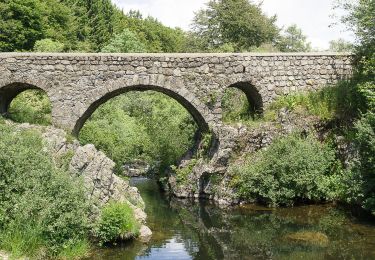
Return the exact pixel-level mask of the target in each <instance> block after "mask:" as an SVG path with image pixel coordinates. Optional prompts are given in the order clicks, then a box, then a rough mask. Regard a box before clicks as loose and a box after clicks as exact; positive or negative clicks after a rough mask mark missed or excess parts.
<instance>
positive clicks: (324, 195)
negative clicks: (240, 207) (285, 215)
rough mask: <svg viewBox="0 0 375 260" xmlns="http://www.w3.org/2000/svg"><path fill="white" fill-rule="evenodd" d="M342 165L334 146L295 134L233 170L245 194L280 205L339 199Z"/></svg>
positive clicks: (239, 189) (277, 142)
mask: <svg viewBox="0 0 375 260" xmlns="http://www.w3.org/2000/svg"><path fill="white" fill-rule="evenodd" d="M338 166H339V163H338V162H337V161H336V158H335V151H334V150H333V149H332V148H330V147H329V146H327V145H325V144H321V143H319V142H318V141H317V140H315V139H314V138H313V137H311V136H309V137H307V138H302V137H300V136H298V135H296V134H293V135H290V136H288V137H284V138H281V139H278V140H276V141H275V142H274V143H272V144H271V145H270V146H269V147H268V148H267V149H265V150H261V151H258V152H256V153H255V154H253V156H251V157H250V158H248V159H247V161H246V162H245V164H244V165H242V166H239V167H234V168H232V171H233V172H234V173H235V176H237V181H235V185H236V186H237V188H238V192H239V195H240V196H241V197H243V198H244V199H246V200H253V201H258V202H261V203H265V204H267V205H271V206H277V205H293V204H294V203H295V202H305V201H321V200H333V199H335V198H337V196H338V194H339V192H340V188H341V182H340V176H341V171H340V168H338V169H336V167H338ZM336 172H337V173H336Z"/></svg>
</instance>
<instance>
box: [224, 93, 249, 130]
mask: <svg viewBox="0 0 375 260" xmlns="http://www.w3.org/2000/svg"><path fill="white" fill-rule="evenodd" d="M221 106H222V110H223V121H224V122H226V123H230V122H238V121H248V120H251V119H253V118H254V116H255V113H254V111H251V109H250V104H249V101H248V99H247V97H246V95H245V93H244V92H243V91H242V90H239V89H237V88H228V89H226V90H225V92H224V95H223V97H222V104H221Z"/></svg>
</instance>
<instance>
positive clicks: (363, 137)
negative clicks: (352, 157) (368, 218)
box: [345, 112, 375, 215]
mask: <svg viewBox="0 0 375 260" xmlns="http://www.w3.org/2000/svg"><path fill="white" fill-rule="evenodd" d="M355 130H356V135H355V138H354V142H355V144H356V147H357V150H358V158H357V160H356V161H355V162H354V163H353V165H352V167H351V168H350V169H349V178H348V181H347V187H346V189H345V191H346V195H345V196H346V198H347V200H348V201H349V202H352V203H353V202H354V203H357V204H361V205H362V206H363V208H365V209H367V210H369V211H370V212H372V214H374V215H375V167H374V165H375V114H374V113H373V112H368V113H366V114H364V115H363V116H362V118H361V119H360V120H358V121H357V122H356V124H355Z"/></svg>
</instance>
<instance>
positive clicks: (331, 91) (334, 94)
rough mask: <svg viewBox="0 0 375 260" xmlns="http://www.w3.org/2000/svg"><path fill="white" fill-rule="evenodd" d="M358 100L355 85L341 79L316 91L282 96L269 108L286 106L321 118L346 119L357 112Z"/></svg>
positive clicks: (275, 108)
mask: <svg viewBox="0 0 375 260" xmlns="http://www.w3.org/2000/svg"><path fill="white" fill-rule="evenodd" d="M360 102H361V101H360V97H359V95H358V93H357V92H356V89H355V85H354V84H353V83H352V82H351V81H343V82H339V83H337V84H336V85H334V86H327V87H325V88H322V89H320V90H318V91H312V92H305V93H295V94H290V95H287V96H282V97H280V98H278V99H277V100H276V101H274V102H273V103H272V104H271V105H270V107H269V110H271V111H277V110H279V109H281V108H288V109H290V110H293V111H296V112H301V113H305V114H306V113H307V114H312V115H316V116H319V117H320V118H322V119H333V118H340V119H348V118H352V117H354V116H356V115H357V114H358V106H359V104H360Z"/></svg>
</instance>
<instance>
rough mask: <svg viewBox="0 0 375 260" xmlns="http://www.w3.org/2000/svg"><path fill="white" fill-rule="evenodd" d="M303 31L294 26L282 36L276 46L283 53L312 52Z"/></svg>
mask: <svg viewBox="0 0 375 260" xmlns="http://www.w3.org/2000/svg"><path fill="white" fill-rule="evenodd" d="M306 38H307V37H306V36H305V35H303V33H302V30H301V29H300V28H298V27H297V25H295V24H293V25H291V26H289V27H288V28H287V29H286V30H285V32H284V34H283V35H281V36H280V38H279V41H278V42H277V44H276V46H277V47H278V48H279V50H280V51H282V52H306V51H311V44H310V43H309V42H307V41H306Z"/></svg>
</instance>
